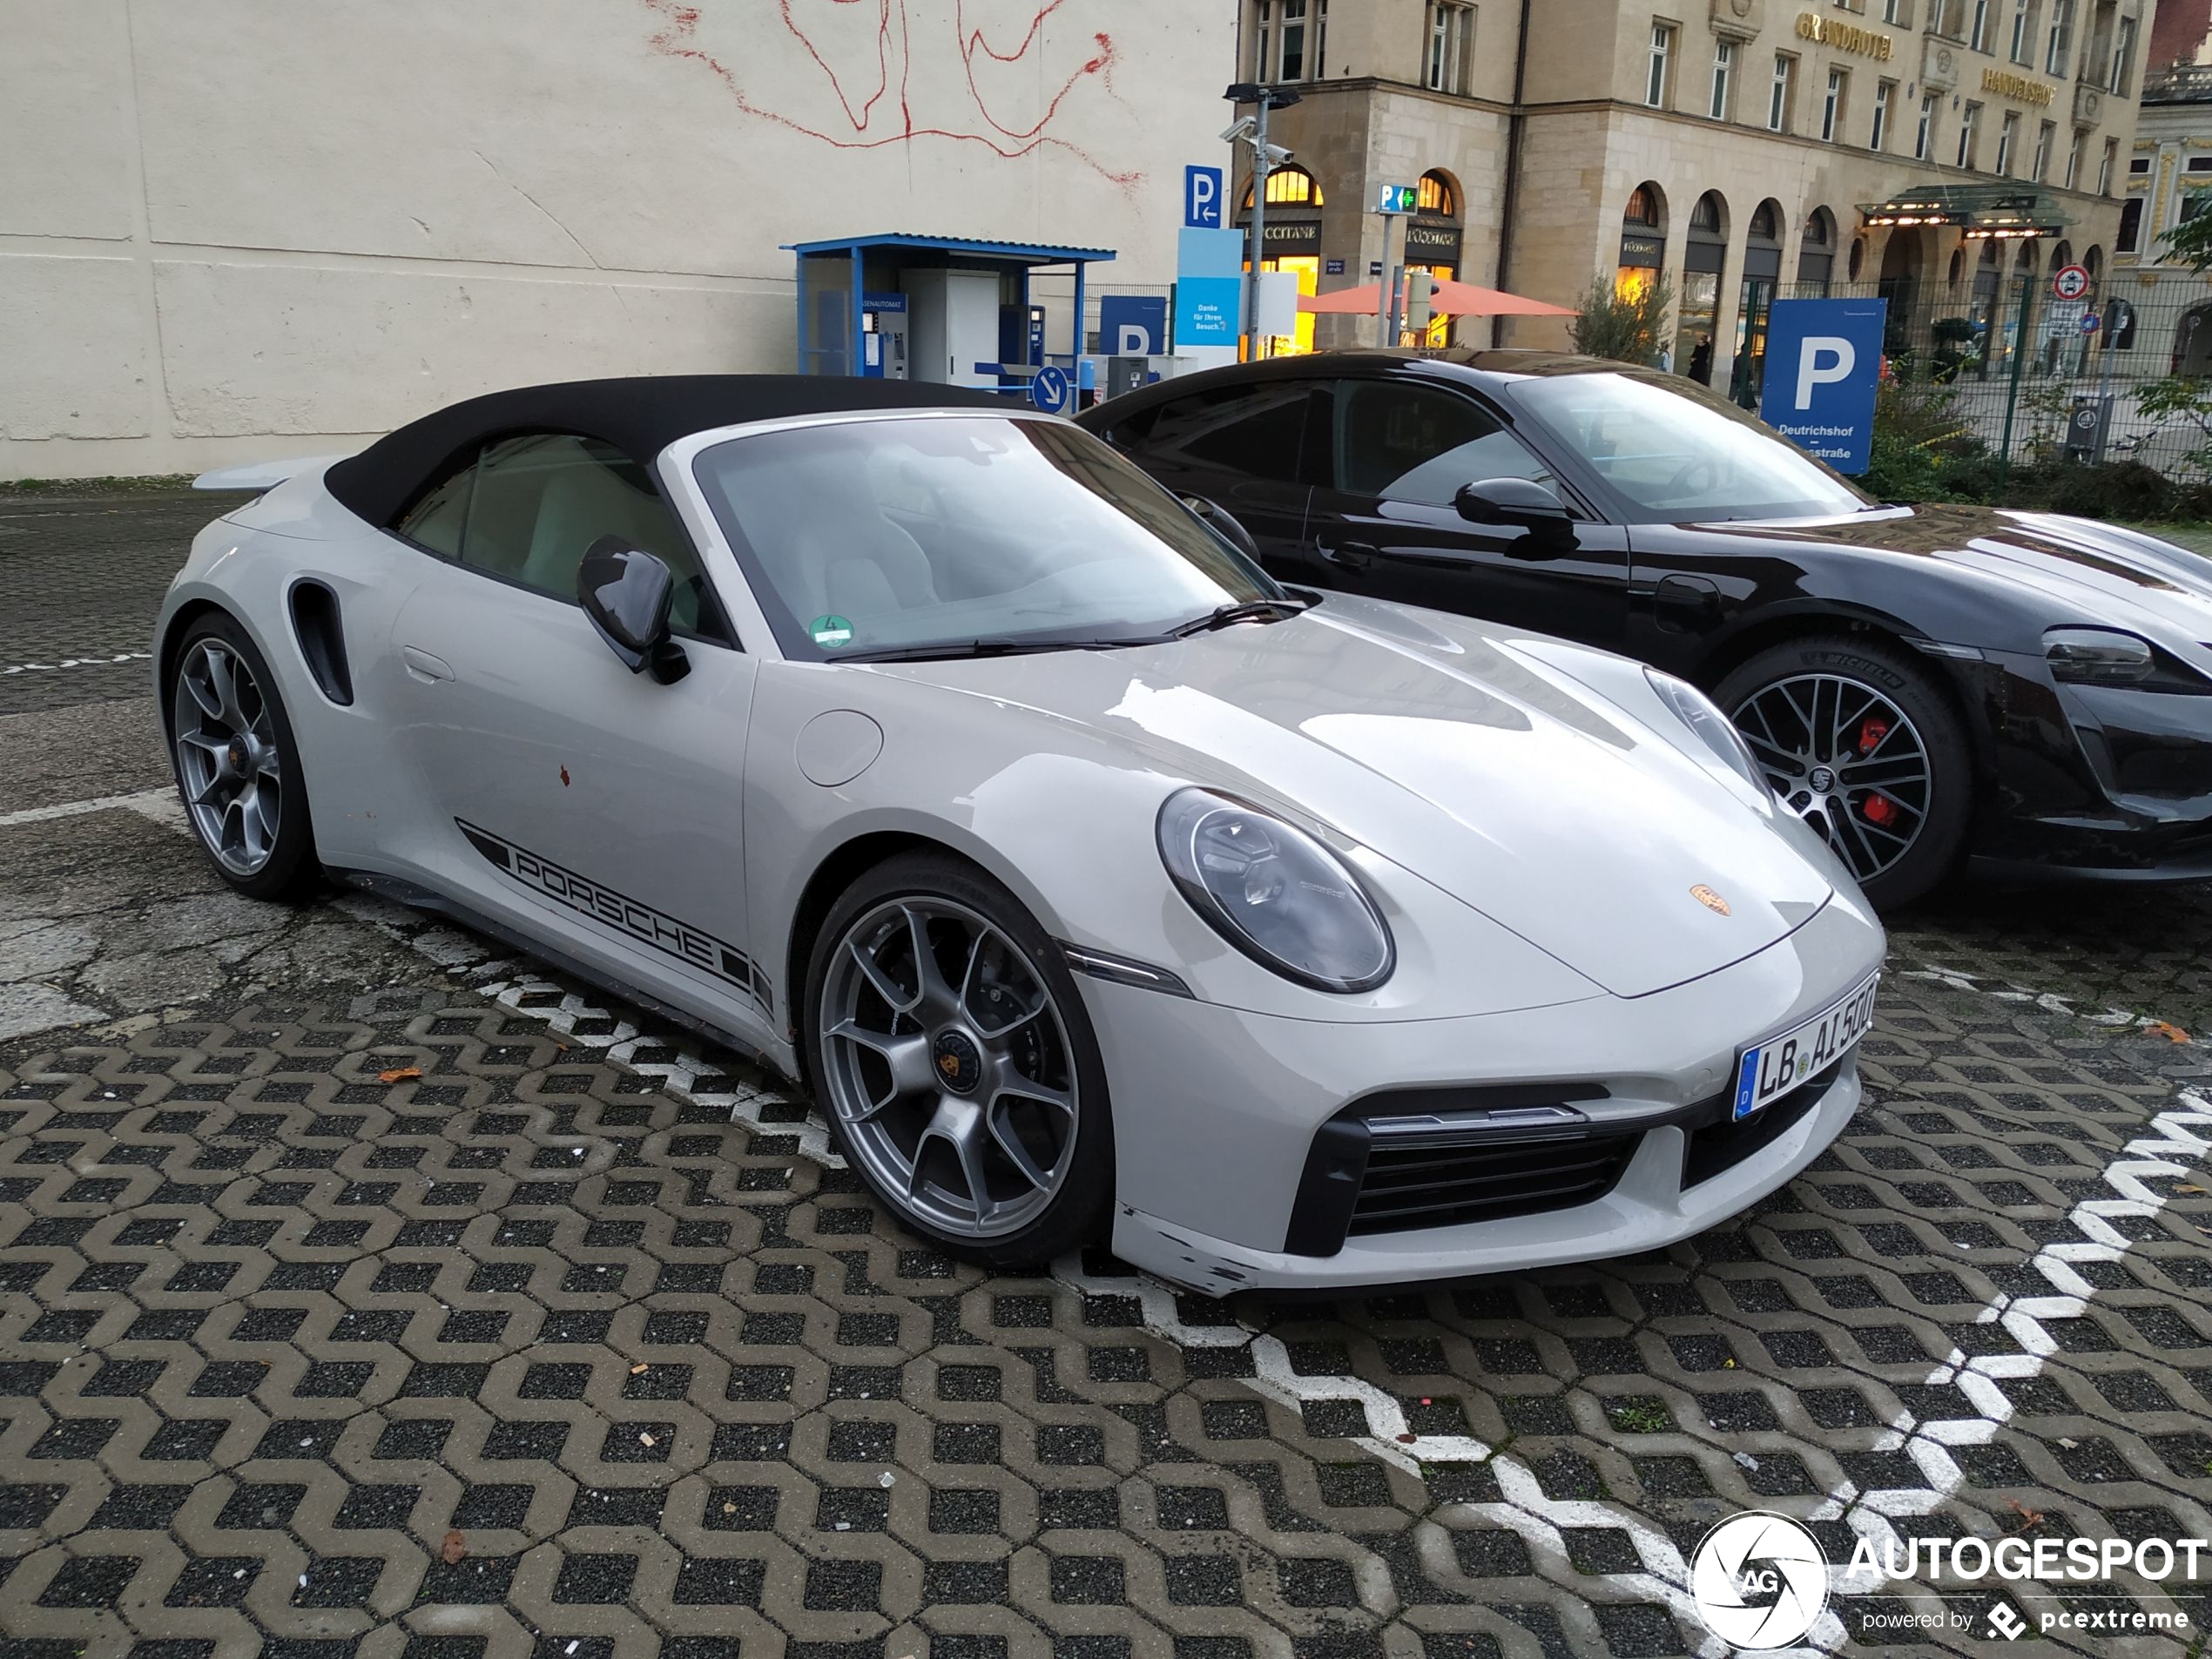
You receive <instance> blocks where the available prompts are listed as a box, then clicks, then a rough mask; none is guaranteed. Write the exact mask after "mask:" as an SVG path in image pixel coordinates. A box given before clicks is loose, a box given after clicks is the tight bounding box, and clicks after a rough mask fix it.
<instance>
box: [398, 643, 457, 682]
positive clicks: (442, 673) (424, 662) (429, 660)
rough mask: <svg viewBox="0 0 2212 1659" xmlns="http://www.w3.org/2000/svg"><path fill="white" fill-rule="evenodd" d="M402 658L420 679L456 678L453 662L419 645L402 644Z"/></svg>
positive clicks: (408, 668) (411, 672) (409, 671)
mask: <svg viewBox="0 0 2212 1659" xmlns="http://www.w3.org/2000/svg"><path fill="white" fill-rule="evenodd" d="M400 660H401V662H403V663H405V664H407V671H408V673H410V674H412V675H414V676H415V678H417V679H419V680H423V681H433V680H449V679H452V678H455V675H454V671H453V664H450V663H448V662H447V661H446V659H445V658H442V657H433V656H431V655H430V653H429V652H428V651H424V650H422V649H421V647H420V646H417V645H402V646H401V647H400Z"/></svg>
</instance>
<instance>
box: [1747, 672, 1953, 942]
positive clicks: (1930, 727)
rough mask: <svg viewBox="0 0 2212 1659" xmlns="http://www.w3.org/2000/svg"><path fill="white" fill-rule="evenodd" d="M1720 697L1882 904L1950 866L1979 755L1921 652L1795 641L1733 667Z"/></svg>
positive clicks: (1797, 805) (1796, 805)
mask: <svg viewBox="0 0 2212 1659" xmlns="http://www.w3.org/2000/svg"><path fill="white" fill-rule="evenodd" d="M1714 701H1715V702H1716V703H1718V704H1719V705H1720V706H1721V707H1722V708H1723V709H1724V710H1726V711H1728V715H1729V718H1730V719H1732V720H1734V721H1735V723H1736V726H1737V730H1738V731H1739V732H1743V736H1744V738H1745V740H1746V741H1747V742H1749V743H1750V745H1751V752H1752V753H1753V755H1755V756H1756V757H1757V759H1758V761H1759V763H1760V765H1762V766H1764V768H1765V769H1766V772H1767V779H1768V781H1769V782H1770V783H1771V784H1772V785H1773V786H1774V789H1775V792H1776V793H1777V795H1779V796H1781V797H1782V798H1783V799H1784V802H1786V803H1787V804H1788V805H1789V806H1791V808H1792V809H1793V810H1795V811H1796V812H1797V813H1798V814H1799V815H1800V816H1802V817H1803V818H1804V819H1805V821H1806V822H1807V823H1808V824H1810V825H1811V826H1812V827H1813V828H1814V829H1816V830H1817V831H1818V832H1819V833H1820V835H1821V837H1822V839H1824V840H1826V841H1827V843H1828V845H1829V846H1831V848H1833V849H1834V850H1835V853H1836V855H1837V856H1838V858H1839V859H1841V860H1843V861H1844V865H1845V867H1848V868H1849V869H1850V870H1851V873H1852V874H1853V875H1855V876H1856V877H1858V883H1859V886H1860V887H1861V888H1863V889H1864V890H1865V894H1866V896H1867V898H1868V900H1870V901H1871V903H1872V904H1873V906H1874V907H1875V908H1876V909H1878V910H1884V911H1888V910H1895V909H1898V908H1900V907H1903V906H1905V905H1908V904H1911V903H1912V902H1913V901H1914V900H1917V899H1919V898H1922V897H1924V896H1925V895H1926V894H1928V893H1930V892H1931V891H1932V890H1933V889H1934V888H1935V887H1937V886H1939V884H1940V883H1941V882H1943V881H1944V880H1946V878H1947V877H1948V876H1949V875H1950V874H1951V873H1952V870H1953V869H1954V868H1955V867H1956V866H1957V864H1958V861H1959V849H1960V847H1961V846H1963V845H1964V843H1965V840H1966V828H1967V825H1968V823H1969V822H1970V820H1971V819H1972V818H1973V806H1974V768H1973V749H1972V747H1971V745H1969V743H1968V741H1967V737H1966V723H1965V721H1964V720H1962V719H1961V718H1960V717H1959V711H1958V710H1957V708H1956V707H1955V706H1954V705H1952V701H1951V698H1949V697H1948V696H1947V695H1946V691H1945V690H1944V687H1943V685H1941V683H1940V682H1939V680H1938V679H1937V678H1936V677H1935V676H1934V675H1933V674H1932V673H1931V672H1930V671H1929V670H1928V669H1927V668H1926V667H1925V665H1924V664H1921V663H1919V662H1917V661H1915V660H1914V659H1913V658H1912V655H1911V653H1909V652H1908V651H1904V650H1903V649H1901V648H1899V647H1898V646H1895V645H1892V644H1887V643H1886V642H1884V641H1878V640H1871V639H1862V638H1855V637H1850V636H1847V635H1824V636H1820V637H1814V638H1809V639H1793V640H1789V641H1786V642H1784V644H1779V645H1774V646H1770V647H1769V648H1768V649H1767V650H1765V651H1761V652H1760V653H1759V654H1758V655H1757V656H1756V657H1754V658H1751V659H1750V661H1749V662H1746V663H1744V664H1742V665H1741V666H1740V667H1738V668H1737V669H1735V670H1734V671H1731V672H1730V674H1729V675H1728V676H1727V677H1726V678H1723V680H1722V681H1721V683H1720V685H1719V686H1718V687H1717V688H1716V691H1715V692H1714ZM1793 715H1794V717H1795V718H1792V717H1793Z"/></svg>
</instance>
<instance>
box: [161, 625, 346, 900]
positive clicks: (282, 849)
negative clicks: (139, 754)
mask: <svg viewBox="0 0 2212 1659" xmlns="http://www.w3.org/2000/svg"><path fill="white" fill-rule="evenodd" d="M165 713H166V715H167V718H168V723H169V754H170V760H171V762H172V765H174V767H175V768H176V773H177V788H178V792H179V793H180V794H181V795H182V796H183V797H184V803H185V819H186V820H187V821H188V822H190V824H191V825H192V833H194V834H196V835H197V836H199V843H200V846H202V847H204V848H205V849H206V853H207V856H208V857H209V858H210V859H212V860H214V864H215V868H216V870H217V872H218V873H219V874H220V875H221V876H222V878H223V880H226V881H227V882H229V883H230V884H231V886H232V887H235V888H236V889H237V890H238V891H239V892H240V893H242V894H246V897H248V898H250V899H297V898H301V897H304V896H305V895H306V894H308V893H310V892H312V891H313V890H314V887H316V886H317V885H318V883H319V882H320V878H321V873H322V872H321V867H320V865H319V864H318V863H317V862H316V860H315V839H314V828H313V826H311V825H310V824H309V822H308V819H307V785H306V784H305V782H304V781H302V779H301V777H300V758H299V751H298V747H297V745H295V744H294V742H293V736H292V723H291V721H290V720H289V719H287V718H286V717H285V712H284V703H283V699H282V698H280V697H279V695H278V694H277V690H276V677H275V676H274V675H273V674H272V673H270V671H269V665H268V664H267V663H266V662H265V661H264V660H262V657H261V653H260V651H257V650H255V649H254V646H253V641H252V640H251V639H249V638H247V637H246V631H245V630H244V629H243V628H240V627H239V625H238V624H237V623H235V622H233V620H232V619H231V618H230V617H226V616H224V615H222V614H221V613H220V612H213V613H211V614H209V615H208V616H206V617H202V618H200V619H199V621H197V622H195V623H193V624H192V626H191V628H190V630H189V631H187V632H186V633H185V637H184V640H183V642H182V643H181V644H179V646H178V648H177V653H176V656H175V658H173V659H172V664H171V668H170V673H169V684H168V687H167V707H166V710H165Z"/></svg>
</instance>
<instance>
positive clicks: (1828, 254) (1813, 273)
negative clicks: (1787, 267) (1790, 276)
mask: <svg viewBox="0 0 2212 1659" xmlns="http://www.w3.org/2000/svg"><path fill="white" fill-rule="evenodd" d="M1835 269H1836V216H1835V215H1834V214H1833V213H1831V212H1829V211H1828V210H1827V209H1826V208H1825V207H1816V208H1814V209H1813V210H1812V212H1810V213H1807V214H1806V215H1805V227H1804V231H1803V232H1802V233H1800V234H1799V235H1798V237H1797V280H1798V281H1800V282H1816V283H1819V284H1821V285H1822V286H1823V287H1825V286H1826V284H1827V283H1828V281H1829V280H1830V279H1831V277H1833V276H1834V274H1835Z"/></svg>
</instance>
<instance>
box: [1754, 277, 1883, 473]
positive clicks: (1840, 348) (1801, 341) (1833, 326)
mask: <svg viewBox="0 0 2212 1659" xmlns="http://www.w3.org/2000/svg"><path fill="white" fill-rule="evenodd" d="M1888 313H1889V302H1888V301H1887V300H1776V301H1775V302H1774V307H1773V309H1772V310H1771V311H1770V313H1769V314H1768V318H1767V334H1766V384H1765V387H1764V390H1763V391H1762V393H1761V394H1760V397H1759V418H1760V419H1761V420H1763V421H1765V422H1766V423H1767V424H1768V425H1769V426H1770V427H1772V428H1774V429H1775V430H1776V431H1777V432H1779V433H1780V434H1782V435H1783V436H1784V437H1785V438H1788V439H1789V440H1790V441H1791V442H1793V443H1795V444H1796V445H1797V447H1798V448H1801V449H1804V451H1806V452H1807V453H1808V454H1810V455H1817V456H1818V457H1819V458H1820V459H1821V460H1823V461H1824V462H1827V463H1828V464H1829V465H1830V466H1831V467H1833V468H1834V469H1836V470H1837V471H1838V472H1843V473H1863V472H1865V470H1866V469H1867V466H1868V465H1869V463H1870V462H1871V459H1872V455H1873V445H1874V392H1875V388H1877V387H1878V386H1879V385H1880V383H1881V379H1882V330H1883V325H1884V323H1885V320H1887V317H1888Z"/></svg>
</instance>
